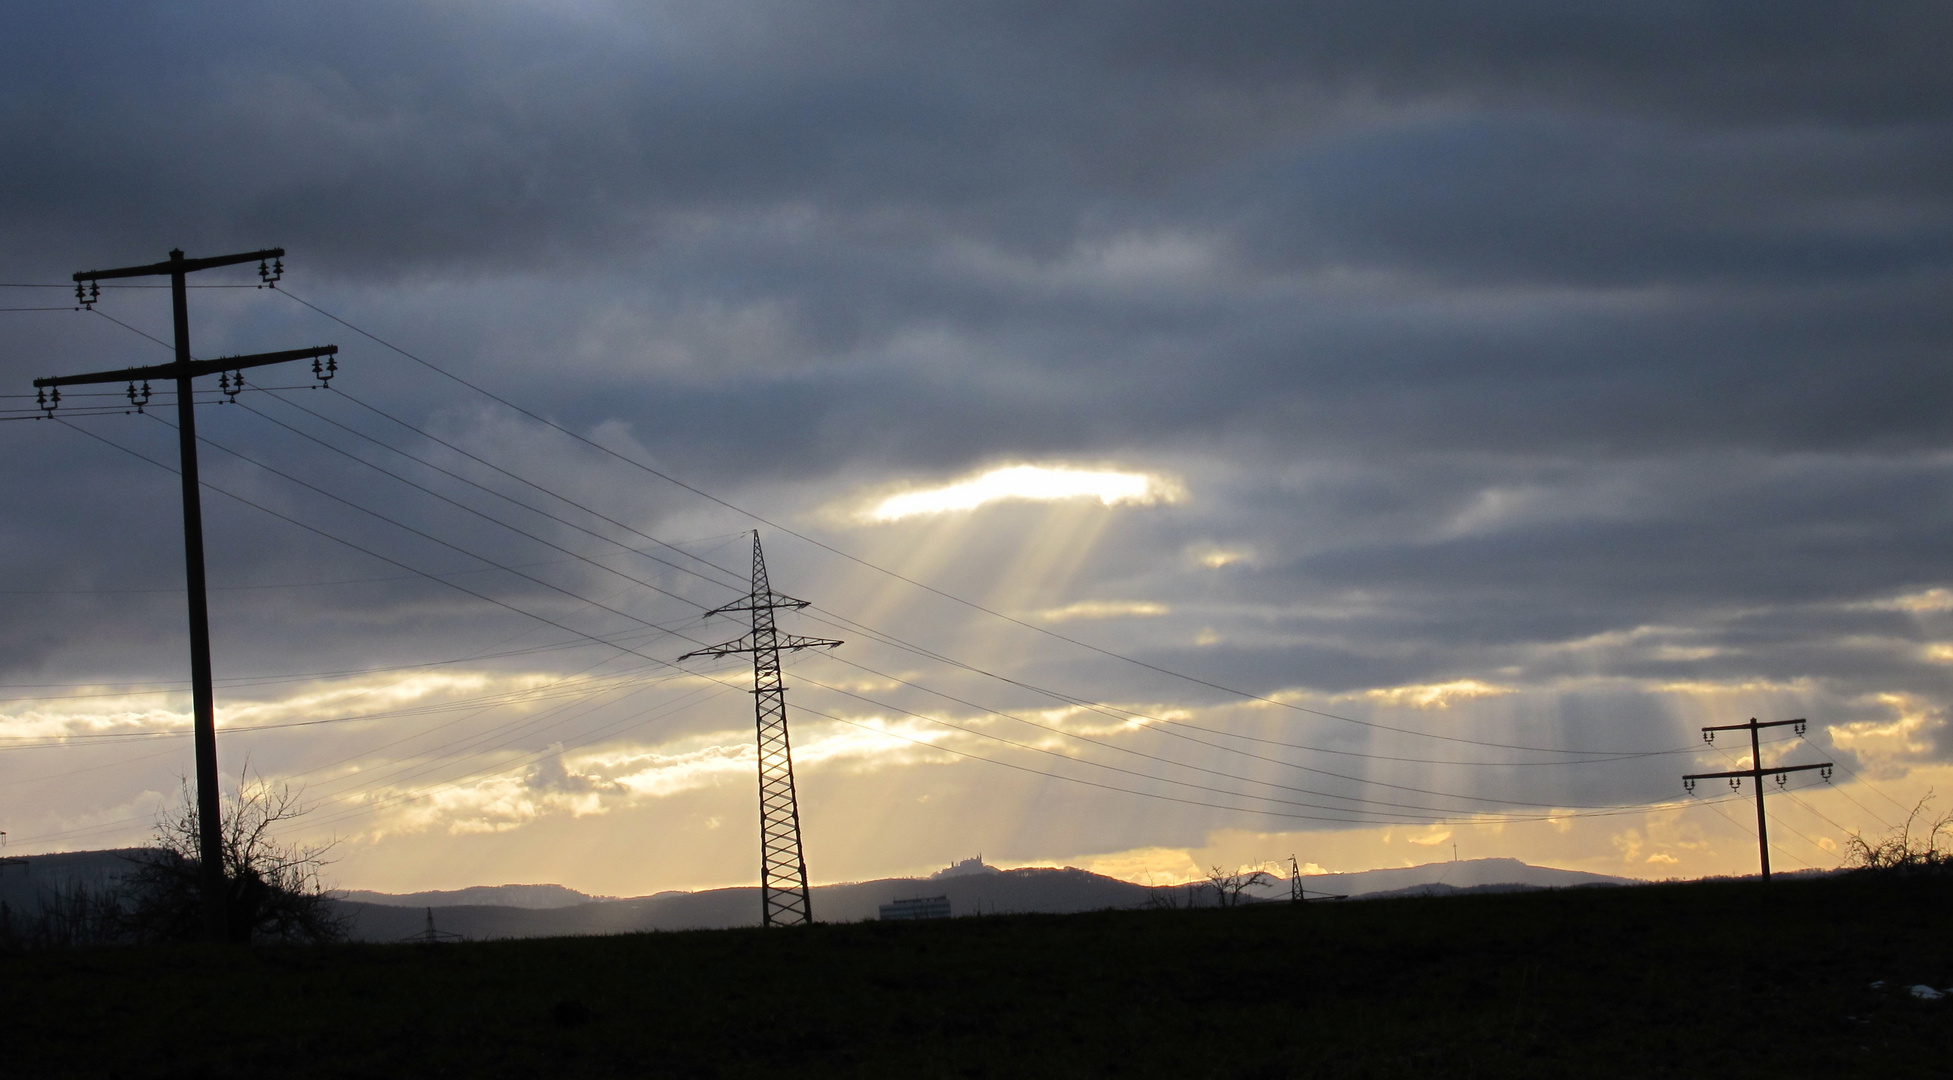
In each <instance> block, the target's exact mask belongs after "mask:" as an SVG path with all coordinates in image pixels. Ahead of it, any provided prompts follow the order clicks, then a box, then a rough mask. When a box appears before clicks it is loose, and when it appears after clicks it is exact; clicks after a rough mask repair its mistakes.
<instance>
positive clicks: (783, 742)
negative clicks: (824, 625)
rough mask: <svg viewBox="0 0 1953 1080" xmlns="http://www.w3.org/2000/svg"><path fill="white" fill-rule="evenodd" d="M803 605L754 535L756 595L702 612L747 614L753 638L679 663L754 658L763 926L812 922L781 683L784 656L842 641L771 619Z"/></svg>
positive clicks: (704, 651) (688, 656) (691, 654)
mask: <svg viewBox="0 0 1953 1080" xmlns="http://www.w3.org/2000/svg"><path fill="white" fill-rule="evenodd" d="M806 606H807V601H805V600H796V599H794V598H793V597H791V596H782V595H780V594H779V593H776V592H774V591H773V587H772V586H771V585H770V584H769V583H768V582H767V579H766V556H765V555H764V554H762V553H761V552H760V538H759V532H758V531H757V530H755V531H754V533H753V591H752V592H750V593H747V594H746V595H745V596H744V597H741V598H740V599H738V600H735V601H733V602H732V603H730V604H727V605H725V606H724V607H719V608H714V609H712V610H711V611H708V612H706V613H705V614H706V616H707V617H708V618H709V617H711V616H713V615H730V614H733V613H734V612H740V611H744V612H747V613H749V614H750V615H751V616H752V630H751V632H749V633H747V634H746V635H745V636H743V637H739V638H735V639H733V640H732V641H728V642H726V643H725V644H723V645H713V646H711V647H709V648H704V649H696V650H694V651H692V652H688V653H686V654H685V655H684V656H681V657H679V658H678V659H680V660H690V659H691V658H693V657H695V656H731V655H733V654H735V653H741V654H747V655H750V656H752V658H753V717H754V722H755V726H756V727H757V729H758V738H759V808H760V922H761V924H762V925H765V926H795V925H804V924H807V923H811V922H813V921H814V914H813V907H812V905H811V904H810V903H809V901H808V896H807V859H806V857H805V856H804V855H802V854H801V850H800V807H799V804H798V803H797V802H796V801H795V798H794V790H793V745H792V742H791V740H790V739H789V738H788V737H787V688H786V685H785V684H784V683H782V682H781V681H780V653H781V651H782V650H786V651H793V650H798V649H814V648H832V647H833V646H835V645H839V644H841V643H840V642H839V641H835V640H833V639H832V638H809V637H800V636H799V635H796V634H782V633H780V632H779V629H778V628H777V627H776V626H775V625H774V621H773V613H774V612H775V611H778V610H779V609H781V608H792V609H793V610H796V611H798V610H799V609H801V608H804V607H806Z"/></svg>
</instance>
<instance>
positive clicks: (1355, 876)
mask: <svg viewBox="0 0 1953 1080" xmlns="http://www.w3.org/2000/svg"><path fill="white" fill-rule="evenodd" d="M138 854H140V852H139V850H138V849H129V850H124V851H85V852H69V853H64V854H56V855H36V856H29V857H27V858H26V859H24V860H22V861H21V862H19V863H14V864H10V865H8V866H6V867H4V868H0V871H3V872H0V901H5V902H6V903H8V904H10V905H11V906H12V908H13V909H14V910H15V911H20V912H25V911H29V910H32V909H33V908H35V907H36V906H38V904H39V903H40V901H41V900H42V899H43V898H45V897H47V896H50V895H52V894H53V893H54V892H55V891H58V890H60V889H62V888H64V887H68V886H70V885H73V884H85V885H87V886H90V887H101V886H103V885H106V884H109V883H110V882H112V881H113V880H114V879H115V878H117V877H119V876H121V874H122V873H124V872H126V870H127V868H128V867H129V866H130V865H131V864H130V860H131V857H133V856H136V855H138ZM1630 880H1631V879H1628V878H1618V877H1609V876H1607V875H1605V874H1591V873H1585V872H1582V871H1577V870H1559V869H1554V868H1552V867H1544V866H1531V865H1528V864H1526V863H1524V862H1521V861H1519V860H1518V859H1467V860H1462V861H1454V862H1439V863H1427V864H1425V865H1423V866H1406V867H1392V868H1387V869H1381V870H1365V871H1361V872H1357V873H1349V874H1316V875H1311V876H1308V877H1305V878H1304V879H1303V885H1304V887H1305V888H1306V889H1307V890H1308V892H1309V895H1310V896H1311V897H1319V896H1325V895H1328V896H1348V897H1352V898H1355V897H1368V896H1385V895H1392V894H1394V895H1407V894H1431V893H1449V892H1453V891H1492V890H1495V889H1496V890H1505V889H1527V888H1567V887H1574V886H1585V885H1621V884H1628V883H1630ZM813 892H814V895H813V908H814V916H815V918H817V919H819V920H821V921H823V922H855V921H859V920H864V919H873V918H875V917H876V915H877V912H878V910H879V908H880V907H881V905H883V904H886V903H889V902H891V901H894V900H907V899H916V898H921V897H934V896H947V897H948V898H949V901H950V907H951V909H952V911H953V912H954V913H955V914H956V915H957V916H965V915H980V914H1013V913H1021V912H1042V913H1050V914H1062V913H1067V912H1077V911H1098V910H1102V909H1105V908H1133V907H1140V906H1143V905H1145V904H1148V903H1156V902H1170V903H1174V904H1185V903H1187V902H1188V900H1189V898H1190V897H1191V898H1192V899H1193V900H1194V901H1195V902H1197V903H1204V902H1211V901H1210V900H1206V899H1205V898H1204V897H1203V895H1202V894H1201V891H1200V890H1199V889H1198V887H1197V885H1196V887H1194V888H1192V889H1189V888H1188V886H1186V885H1175V886H1160V887H1150V886H1146V885H1139V884H1135V883H1134V882H1130V881H1121V880H1119V879H1117V878H1110V877H1105V876H1103V875H1101V874H1094V873H1091V872H1089V871H1085V870H1080V869H1077V868H1076V867H1069V866H1068V867H1062V868H1060V867H1048V866H1038V867H1023V868H1020V869H1016V870H1003V869H999V868H997V867H994V866H990V865H988V864H986V863H984V861H983V859H982V856H978V857H976V858H974V859H965V860H963V861H961V862H959V863H956V864H955V865H953V866H951V867H949V868H948V869H945V870H942V871H938V872H937V873H935V874H933V875H930V876H928V877H920V878H883V879H881V880H877V881H861V882H846V883H841V884H834V885H817V886H815V887H814V890H813ZM335 895H336V897H337V899H338V901H339V903H340V904H342V905H343V906H344V908H345V909H346V912H347V914H348V915H349V916H351V919H352V932H353V935H354V937H356V938H358V939H360V940H365V941H397V940H400V939H402V938H405V937H408V936H410V935H413V934H416V933H418V932H420V931H422V930H424V929H425V928H426V918H427V914H426V913H427V911H428V909H432V910H433V912H434V916H435V922H436V924H437V927H438V928H439V929H440V930H442V931H445V932H449V933H455V934H460V935H463V936H465V937H471V938H502V937H557V936H564V935H574V934H617V933H630V932H634V931H643V930H692V929H715V928H725V927H735V926H751V925H754V924H755V923H757V922H758V921H759V914H758V913H759V890H758V889H757V888H754V887H750V886H748V887H741V888H730V889H708V890H703V891H700V892H664V893H657V894H655V895H651V896H638V897H628V898H621V899H620V898H615V897H603V896H592V895H590V894H588V893H584V892H579V891H577V890H575V889H571V888H568V887H566V886H563V885H553V884H518V885H475V886H470V887H467V888H461V889H441V890H431V891H424V892H414V893H382V892H375V891H372V890H366V889H355V890H347V891H342V892H338V893H336V894H335ZM1248 895H1249V897H1250V898H1252V899H1254V900H1259V901H1278V900H1286V899H1287V898H1288V895H1289V882H1288V881H1287V880H1286V879H1275V880H1272V881H1270V882H1268V883H1266V884H1264V885H1262V886H1259V887H1258V888H1256V889H1254V890H1251V891H1250V893H1249V894H1248Z"/></svg>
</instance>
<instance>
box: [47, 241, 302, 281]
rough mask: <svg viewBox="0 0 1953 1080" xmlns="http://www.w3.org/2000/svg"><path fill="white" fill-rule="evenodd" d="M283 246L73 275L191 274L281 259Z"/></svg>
mask: <svg viewBox="0 0 1953 1080" xmlns="http://www.w3.org/2000/svg"><path fill="white" fill-rule="evenodd" d="M284 257H285V249H284V248H281V247H279V248H265V249H264V250H263V251H246V252H242V253H240V254H237V255H210V256H206V257H205V258H201V259H183V260H180V261H172V262H159V263H150V264H149V265H147V266H124V267H122V268H120V269H117V270H83V271H82V272H81V273H79V274H76V275H75V280H76V281H77V282H82V281H107V280H109V279H110V278H132V277H161V276H163V275H167V274H178V273H182V274H191V273H195V272H196V271H198V270H213V269H215V268H217V267H219V266H236V265H237V264H238V263H247V262H263V261H264V260H266V259H282V258H284Z"/></svg>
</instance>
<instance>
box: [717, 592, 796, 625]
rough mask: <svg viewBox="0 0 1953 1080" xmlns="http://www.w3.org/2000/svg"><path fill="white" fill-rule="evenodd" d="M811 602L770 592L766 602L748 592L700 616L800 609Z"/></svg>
mask: <svg viewBox="0 0 1953 1080" xmlns="http://www.w3.org/2000/svg"><path fill="white" fill-rule="evenodd" d="M810 603H812V601H809V600H797V599H795V598H793V597H791V596H782V595H780V594H779V593H768V594H767V597H766V602H765V603H761V602H760V601H758V600H755V599H753V597H752V596H751V595H750V594H748V595H746V596H742V597H740V598H739V599H737V600H734V601H733V602H732V603H730V604H726V605H725V606H723V607H715V608H713V609H712V610H711V611H708V612H706V613H705V614H704V615H701V616H700V618H704V619H709V618H711V617H712V616H714V615H732V614H734V613H737V612H753V611H780V610H782V609H791V610H794V611H799V610H800V609H801V608H804V607H806V606H808V605H809V604H810Z"/></svg>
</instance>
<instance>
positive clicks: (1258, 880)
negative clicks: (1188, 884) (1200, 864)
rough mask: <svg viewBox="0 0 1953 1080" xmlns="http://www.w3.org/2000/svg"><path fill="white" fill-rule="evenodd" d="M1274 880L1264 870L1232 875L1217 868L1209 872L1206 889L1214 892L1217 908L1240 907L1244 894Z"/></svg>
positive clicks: (1237, 872) (1240, 872)
mask: <svg viewBox="0 0 1953 1080" xmlns="http://www.w3.org/2000/svg"><path fill="white" fill-rule="evenodd" d="M1273 880H1274V879H1273V878H1271V877H1269V876H1268V874H1267V872H1266V871H1262V870H1255V871H1251V872H1242V871H1239V870H1237V871H1235V872H1234V873H1231V874H1230V873H1228V872H1227V871H1225V870H1223V869H1221V868H1220V867H1218V866H1216V867H1214V868H1213V869H1212V870H1210V871H1209V872H1208V874H1207V883H1206V886H1205V887H1206V888H1208V889H1212V890H1213V892H1214V906H1215V907H1224V908H1227V907H1240V906H1241V894H1242V893H1244V892H1246V891H1248V890H1249V889H1252V888H1254V887H1255V886H1256V885H1262V884H1266V883H1267V882H1269V881H1273Z"/></svg>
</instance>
